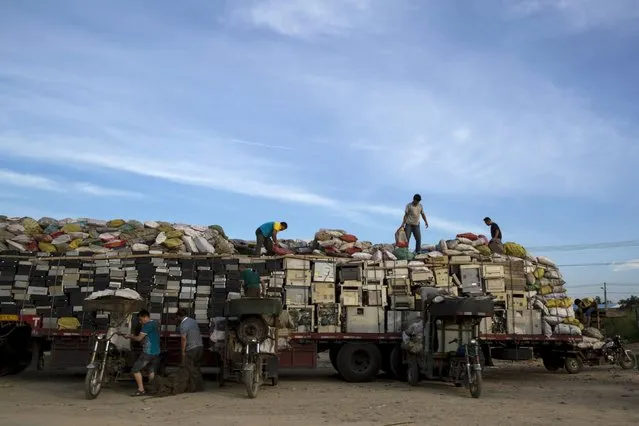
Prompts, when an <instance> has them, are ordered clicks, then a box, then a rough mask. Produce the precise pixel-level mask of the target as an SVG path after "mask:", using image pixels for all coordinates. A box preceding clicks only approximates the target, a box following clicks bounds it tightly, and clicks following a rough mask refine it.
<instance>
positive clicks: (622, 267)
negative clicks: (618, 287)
mask: <svg viewBox="0 0 639 426" xmlns="http://www.w3.org/2000/svg"><path fill="white" fill-rule="evenodd" d="M637 269H639V259H633V260H628V261H625V262H615V264H614V265H613V266H612V270H613V272H626V271H634V270H637Z"/></svg>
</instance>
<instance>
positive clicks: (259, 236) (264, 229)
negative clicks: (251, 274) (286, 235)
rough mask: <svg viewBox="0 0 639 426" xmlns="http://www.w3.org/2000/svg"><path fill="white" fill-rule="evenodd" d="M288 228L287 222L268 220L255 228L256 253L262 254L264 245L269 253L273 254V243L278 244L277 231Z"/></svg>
mask: <svg viewBox="0 0 639 426" xmlns="http://www.w3.org/2000/svg"><path fill="white" fill-rule="evenodd" d="M287 228H288V224H287V223H286V222H266V223H264V224H262V225H261V226H260V227H259V228H257V229H256V230H255V240H256V243H257V244H256V246H255V255H256V256H259V255H261V254H262V247H265V248H266V253H267V254H269V255H270V254H273V245H274V244H275V245H277V244H278V242H277V233H278V232H280V231H284V230H286V229H287Z"/></svg>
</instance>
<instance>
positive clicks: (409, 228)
mask: <svg viewBox="0 0 639 426" xmlns="http://www.w3.org/2000/svg"><path fill="white" fill-rule="evenodd" d="M404 232H406V241H408V243H410V236H411V234H413V235H414V236H415V251H416V252H417V253H419V252H420V251H421V250H422V230H421V228H420V227H419V224H417V225H409V224H406V225H405V226H404Z"/></svg>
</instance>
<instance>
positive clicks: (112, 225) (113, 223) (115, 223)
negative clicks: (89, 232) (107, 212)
mask: <svg viewBox="0 0 639 426" xmlns="http://www.w3.org/2000/svg"><path fill="white" fill-rule="evenodd" d="M125 223H126V222H125V221H124V220H123V219H113V220H110V221H108V222H107V226H108V227H109V228H119V227H120V226H122V225H124V224H125Z"/></svg>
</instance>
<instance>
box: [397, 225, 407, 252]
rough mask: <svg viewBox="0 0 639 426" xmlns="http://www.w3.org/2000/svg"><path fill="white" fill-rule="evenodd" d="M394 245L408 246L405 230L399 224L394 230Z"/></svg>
mask: <svg viewBox="0 0 639 426" xmlns="http://www.w3.org/2000/svg"><path fill="white" fill-rule="evenodd" d="M395 246H397V247H399V248H403V247H408V238H406V231H405V230H404V227H403V226H400V227H399V228H398V229H397V231H395Z"/></svg>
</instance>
